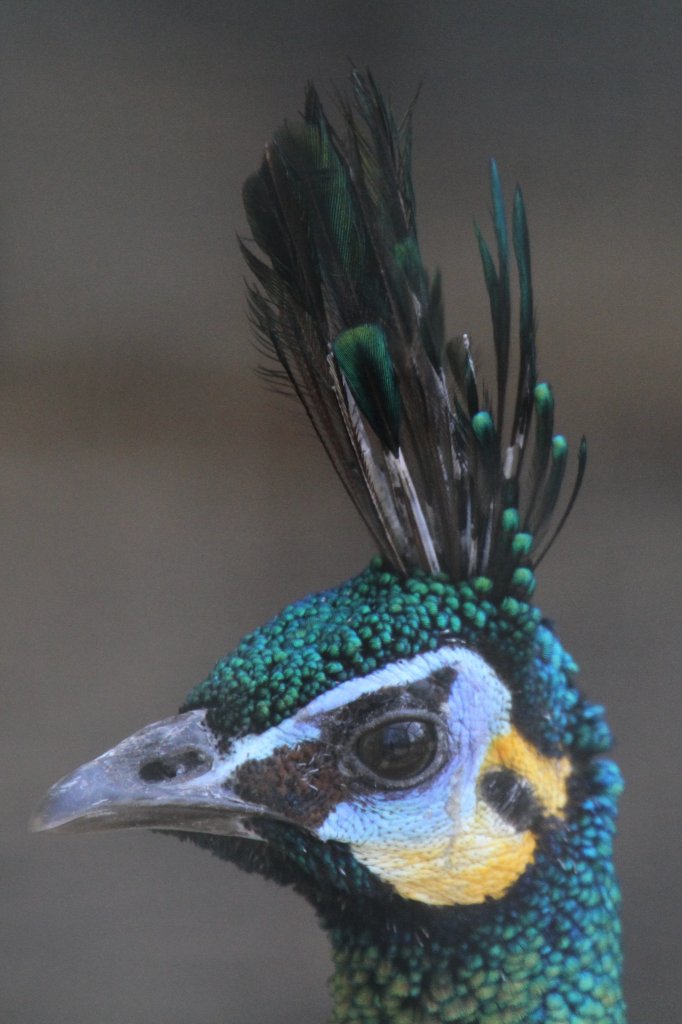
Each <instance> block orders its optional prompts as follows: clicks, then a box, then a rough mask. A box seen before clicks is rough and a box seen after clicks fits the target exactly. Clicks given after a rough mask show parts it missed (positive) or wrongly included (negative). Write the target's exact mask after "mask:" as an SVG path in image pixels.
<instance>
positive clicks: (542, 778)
mask: <svg viewBox="0 0 682 1024" xmlns="http://www.w3.org/2000/svg"><path fill="white" fill-rule="evenodd" d="M495 768H507V769H509V771H512V772H515V773H516V774H517V775H520V776H521V778H522V779H526V781H527V782H529V783H530V785H531V786H532V788H533V792H534V793H535V796H536V797H537V799H538V800H539V801H540V803H541V804H542V807H543V809H544V810H545V812H546V813H547V814H550V815H553V816H554V817H557V818H563V816H564V811H565V809H566V801H567V799H568V793H567V790H566V782H567V780H568V777H569V775H570V774H571V762H570V761H569V759H568V758H567V757H545V756H544V754H541V753H540V752H539V751H538V750H536V749H535V747H534V746H533V745H532V744H531V743H529V742H528V740H525V739H524V738H523V736H522V735H521V733H520V732H519V731H518V730H517V729H514V728H512V729H511V730H510V731H509V732H508V733H505V734H504V735H503V736H496V737H495V739H494V740H493V741H492V743H491V744H490V746H489V747H488V752H487V754H486V756H485V760H484V761H483V766H482V769H481V774H483V773H485V772H487V771H491V770H494V769H495Z"/></svg>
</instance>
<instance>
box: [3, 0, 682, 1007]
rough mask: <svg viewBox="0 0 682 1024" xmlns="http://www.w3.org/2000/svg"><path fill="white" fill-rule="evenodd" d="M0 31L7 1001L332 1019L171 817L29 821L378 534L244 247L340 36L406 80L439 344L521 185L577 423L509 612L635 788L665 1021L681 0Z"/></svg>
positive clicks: (268, 891)
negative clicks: (285, 388)
mask: <svg viewBox="0 0 682 1024" xmlns="http://www.w3.org/2000/svg"><path fill="white" fill-rule="evenodd" d="M0 37H1V39H0V48H1V50H0V57H1V61H0V64H1V70H0V74H1V76H2V87H1V90H2V91H1V95H2V103H1V105H0V120H1V122H2V146H1V147H0V167H1V169H2V172H1V173H2V273H1V274H0V279H1V282H2V283H1V284H0V309H1V317H2V334H1V338H2V342H1V343H2V350H1V358H0V389H1V391H2V394H1V396H0V397H1V401H0V420H1V423H0V428H1V429H0V438H1V441H0V452H1V458H2V481H3V498H2V507H3V517H2V538H1V539H0V543H1V548H0V550H2V561H3V568H4V571H3V577H4V583H5V588H4V602H3V620H4V625H5V635H4V638H3V641H2V646H1V648H0V652H1V653H0V656H1V658H2V678H3V684H2V714H1V725H0V728H1V729H2V742H1V747H0V756H1V757H2V760H3V765H2V780H3V781H2V795H3V800H4V806H3V815H2V820H3V828H2V839H1V842H2V848H1V851H0V858H1V859H0V884H1V885H2V896H3V902H2V917H3V922H4V927H3V930H2V937H1V939H0V942H1V946H0V964H1V965H2V966H1V967H0V970H1V971H2V973H3V975H4V976H3V978H2V982H1V984H0V1019H1V1020H2V1021H3V1022H5V1021H7V1022H10V1024H13V1022H17V1024H42V1022H46V1024H47V1022H49V1024H67V1022H68V1024H81V1022H82V1024H92V1022H96V1024H123V1022H126V1024H143V1022H144V1024H148V1022H157V1021H158V1022H160V1021H164V1022H165V1024H219V1022H229V1024H247V1022H248V1024H251V1022H253V1021H256V1022H260V1021H263V1022H268V1021H279V1022H294V1021H295V1022H297V1024H319V1022H320V1021H321V1020H323V1019H324V1018H325V1015H326V1012H327V1009H328V997H327V994H326V989H325V977H326V975H327V973H328V970H329V962H328V954H327V950H326V945H325V940H324V938H323V936H322V934H321V933H320V932H319V931H318V929H317V926H316V924H315V921H314V918H313V915H312V913H311V912H310V911H309V910H308V908H307V907H306V906H305V905H304V904H303V902H302V901H301V900H299V899H298V898H296V897H294V896H293V895H292V894H290V893H287V892H284V891H281V890H278V889H276V888H275V887H273V886H270V885H267V884H265V883H264V882H261V881H259V880H258V879H255V878H251V877H247V876H243V875H240V874H238V873H237V872H236V871H234V870H232V869H231V868H229V867H227V866H226V865H224V864H221V863H219V862H217V861H214V860H212V859H211V858H210V857H208V856H207V855H206V854H204V853H202V852H201V851H198V850H196V849H194V848H192V847H191V846H190V845H189V844H181V843H178V842H177V841H175V840H171V839H164V838H162V837H158V836H151V835H149V836H148V835H144V834H134V833H131V834H119V835H103V836H100V837H80V838H79V837H75V838H60V837H49V836H35V835H29V834H28V833H27V831H26V822H27V819H28V817H29V814H30V812H31V809H32V807H33V806H34V805H35V803H36V801H37V800H38V799H39V797H40V796H41V794H42V792H43V791H44V790H45V788H46V787H47V786H48V785H49V784H50V783H51V782H53V781H54V780H55V779H56V778H57V777H58V776H60V775H62V774H63V773H64V772H66V771H68V770H69V769H71V768H72V767H74V766H75V765H77V764H78V763H80V762H81V761H83V760H85V759H87V758H90V757H92V756H94V755H95V754H97V753H99V752H100V751H101V750H103V749H105V748H106V747H108V746H110V745H111V744H112V743H114V742H115V741H117V740H119V739H120V738H121V737H122V736H124V735H126V734H127V733H129V732H131V731H133V730H135V729H136V728H138V727H139V726H140V725H142V724H143V723H145V722H147V721H150V720H153V719H157V718H161V717H164V716H166V715H167V714H170V713H172V712H173V711H174V709H175V708H176V706H177V705H178V703H179V702H180V699H181V698H182V696H183V695H184V693H185V692H186V691H187V690H188V689H189V687H190V686H192V685H193V684H194V683H195V682H197V681H198V680H199V679H201V678H203V676H204V674H205V673H206V672H207V670H208V669H209V668H210V667H211V665H212V663H213V661H214V660H216V659H217V658H218V657H219V656H220V655H221V654H223V653H224V652H225V651H226V650H228V649H229V648H230V647H231V646H232V645H233V644H234V643H235V642H236V641H237V640H238V639H239V637H240V635H241V634H242V633H243V632H244V631H246V630H248V629H250V628H252V627H254V626H255V625H257V624H258V623H260V622H261V621H263V620H264V619H266V618H268V617H270V616H271V615H273V614H274V613H276V612H277V611H278V610H279V608H280V607H281V606H282V605H283V604H285V603H287V602H289V601H290V600H292V599H294V598H296V597H300V596H302V595H303V594H305V593H307V592H308V591H311V590H315V589H323V588H326V587H328V586H331V585H333V584H335V583H337V582H339V581H341V580H342V579H344V578H346V577H347V576H349V575H350V574H351V573H354V572H356V571H358V570H359V569H361V568H362V567H363V565H364V563H365V562H366V560H367V558H368V556H369V555H370V554H371V547H370V543H369V541H368V538H367V537H366V536H365V534H364V532H363V529H362V527H361V525H360V524H359V523H358V522H356V520H355V516H354V514H353V512H352V510H351V508H350V506H349V503H348V502H347V501H346V498H345V495H344V494H343V493H342V492H341V490H340V487H339V486H338V485H337V483H336V480H335V478H334V477H333V474H332V472H331V470H330V469H329V467H328V466H327V465H326V464H325V461H324V458H323V456H322V454H321V453H320V452H318V450H317V448H316V446H315V443H314V441H313V440H312V439H311V437H310V436H309V432H308V429H307V426H306V424H305V422H304V420H303V417H302V415H300V414H299V412H298V411H297V410H296V409H295V408H294V407H293V404H292V403H287V402H286V401H285V400H282V399H281V398H278V397H276V396H274V395H271V394H269V393H268V392H267V391H266V390H265V389H264V388H263V386H262V385H261V384H260V383H259V381H258V380H257V378H256V377H255V375H254V374H253V366H254V365H255V363H256V362H257V355H256V353H255V351H254V349H253V346H252V345H251V342H250V338H249V330H248V326H247V320H246V314H245V303H244V297H243V267H242V266H241V264H240V260H239V256H238V253H237V246H236V243H235V233H236V232H238V231H244V230H245V222H244V217H243V215H242V212H241V208H240V188H241V183H242V181H243V179H244V178H245V176H246V175H247V174H248V173H249V172H250V171H251V170H252V169H254V168H255V167H256V166H257V164H258V162H259V160H260V154H261V150H262V146H263V144H264V142H265V141H266V140H267V138H268V135H269V133H270V132H271V131H272V129H273V128H274V127H275V126H276V125H277V124H278V123H279V122H280V121H281V120H282V119H283V118H285V117H293V116H295V115H296V113H297V111H298V110H300V108H301V103H302V89H303V85H304V82H305V80H306V79H308V78H313V79H315V81H316V82H317V83H318V84H319V85H320V87H321V88H322V90H323V92H324V93H325V94H326V95H327V97H329V96H330V95H331V89H332V84H337V85H338V84H342V83H343V81H344V79H345V76H346V74H347V71H348V67H349V59H351V60H352V61H354V62H355V63H356V64H358V65H359V66H360V67H364V66H365V65H367V64H369V65H371V67H372V68H373V70H374V72H375V74H376V76H377V78H378V80H379V82H380V83H382V85H383V87H384V89H385V90H386V91H388V92H389V93H390V94H391V96H392V98H393V101H394V104H395V106H396V108H398V109H400V108H403V107H404V106H405V105H406V104H407V103H408V101H409V100H410V99H411V97H412V95H413V93H414V91H415V88H416V87H417V85H418V83H419V82H422V83H423V87H422V92H421V97H420V100H419V104H418V108H417V115H416V152H415V176H416V183H417V189H418V203H419V211H420V219H421V240H422V247H423V250H424V253H425V256H426V259H427V261H428V263H429V264H431V265H434V264H440V266H441V267H442V269H443V273H444V279H445V291H446V296H447V315H448V327H449V330H450V332H451V333H456V332H460V331H462V330H465V329H468V330H469V331H470V332H471V333H472V334H473V335H474V338H476V339H478V340H479V341H485V340H486V338H487V322H486V299H485V296H484V290H483V285H482V281H481V273H480V268H479V263H478V257H477V254H476V250H475V243H474V238H473V233H472V218H473V216H474V215H475V216H477V217H478V218H479V219H480V220H481V221H482V222H484V223H485V222H487V209H488V199H487V160H488V158H489V157H490V156H491V155H493V154H494V155H495V156H496V157H497V159H498V161H499V163H500V166H501V168H502V172H503V176H504V180H505V183H506V186H507V189H508V192H509V193H511V189H512V187H513V185H514V183H515V181H516V180H517V179H518V180H520V181H521V182H522V183H523V186H524V190H525V194H526V199H527V203H528V207H529V212H530V224H531V238H532V244H533V258H534V266H535V278H536V295H537V300H538V306H539V317H540V341H541V372H542V374H543V375H546V376H547V377H549V378H550V379H551V380H552V381H553V382H555V385H556V392H557V400H558V424H559V427H560V428H561V429H562V430H563V431H565V432H566V433H568V435H569V437H570V438H572V439H573V441H574V444H575V445H577V440H578V438H579V436H580V433H581V432H582V431H585V432H586V433H587V435H588V437H589V439H590V442H591V456H590V465H589V471H588V477H587V483H586V486H585V489H584V493H583V495H582V497H581V499H580V501H579V504H578V506H577V508H576V511H575V513H574V515H573V516H572V518H571V521H570V524H569V525H568V527H567V528H566V530H565V532H564V534H563V536H562V537H561V540H560V541H559V542H558V544H557V545H556V548H555V549H554V550H553V551H552V553H551V555H550V556H549V557H548V558H547V560H546V562H545V564H544V565H543V567H542V574H541V587H540V591H539V595H538V600H539V603H540V604H541V606H542V607H543V609H544V610H545V612H546V613H547V614H549V615H551V616H552V617H554V618H555V619H556V621H557V622H558V623H559V625H560V628H561V633H562V636H563V638H564V640H565V642H566V644H567V646H568V647H569V649H570V650H571V651H572V652H573V653H574V655H575V657H576V658H577V659H578V661H579V662H580V664H581V666H582V670H583V676H582V678H583V685H584V687H585V688H586V689H587V690H588V692H589V693H590V694H591V695H592V696H593V697H594V698H595V699H598V700H600V701H603V702H604V703H606V704H607V705H608V706H609V709H610V719H611V722H612V724H613V726H614V729H615V732H616V735H617V738H618V758H619V760H620V762H621V764H622V766H623V768H624V771H625V773H626V776H627V781H628V787H627V792H626V796H625V799H624V800H623V806H622V825H621V835H620V840H619V844H618V863H619V869H620V874H621V877H622V881H623V886H624V891H625V902H624V921H625V937H626V947H627V955H628V961H627V988H628V994H629V999H630V1004H631V1012H632V1021H633V1022H638V1021H646V1022H647V1024H670V1022H671V1021H673V1020H676V1019H677V1018H678V1015H679V1011H678V1007H679V1005H680V999H681V997H682V989H681V980H682V975H681V973H680V970H679V965H678V959H679V931H678V928H677V923H678V920H679V913H678V911H679V904H678V891H677V890H678V877H679V861H680V857H679V845H680V792H679V778H680V767H679V760H678V750H679V742H678V740H679V731H680V725H681V721H680V714H679V689H680V684H679V653H680V643H679V635H680V629H679V626H678V598H679V578H680V559H679V555H680V538H679V493H680V492H679V457H678V450H679V444H678V438H679V426H680V403H679V398H678V395H679V381H680V322H681V319H682V317H681V314H682V297H681V296H682V291H681V289H680V269H681V265H682V261H681V256H682V216H681V215H682V192H681V189H680V166H681V163H682V143H681V133H680V124H681V117H680V114H681V112H682V111H681V107H682V89H681V84H682V83H681V77H682V76H681V73H680V67H681V66H682V59H681V58H682V18H681V17H680V10H679V5H678V4H677V3H664V2H654V3H649V4H644V3H641V2H636V3H627V2H623V0H620V2H612V0H606V2H600V3H593V2H584V3H547V2H537V3H532V2H518V3H517V2H513V0H511V2H509V0H507V2H487V0H480V2H473V0H471V2H462V0H451V2H440V3H435V2H430V0H422V2H421V3H411V4H407V3H378V2H364V3H356V2H352V0H350V2H349V0H345V2H328V3H325V4H321V3H319V2H317V3H315V2H312V0H300V2H291V3H286V2H283V3H272V2H263V0H251V2H245V0H231V2H229V3H228V2H204V0H197V2H180V0H178V2H173V0H168V2H157V0H146V2H143V3H140V2H130V3H128V2H125V0H121V2H115V3H114V2H106V0H91V2H88V3H85V2H83V3H78V2H72V0H64V2H61V3H59V4H57V3H52V2H43V3H36V2H31V0H28V2H27V0H24V2H21V3H20V2H18V0H17V2H15V0H5V2H4V3H3V4H2V7H1V8H0Z"/></svg>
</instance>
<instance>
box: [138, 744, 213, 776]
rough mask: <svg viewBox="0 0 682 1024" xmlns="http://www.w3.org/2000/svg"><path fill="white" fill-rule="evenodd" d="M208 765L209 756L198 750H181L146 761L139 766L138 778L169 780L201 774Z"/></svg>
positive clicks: (209, 764) (209, 761) (205, 770)
mask: <svg viewBox="0 0 682 1024" xmlns="http://www.w3.org/2000/svg"><path fill="white" fill-rule="evenodd" d="M210 767H211V760H210V758H208V757H206V755H205V754H203V753H202V752H201V751H200V750H183V751H178V752H175V753H173V754H168V755H166V756H164V757H155V758H153V759H152V760H151V761H147V762H146V763H145V764H143V765H142V767H141V768H140V778H141V779H142V781H143V782H169V781H172V780H173V779H178V778H186V777H188V776H192V775H203V774H204V772H207V771H208V770H209V768H210Z"/></svg>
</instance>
